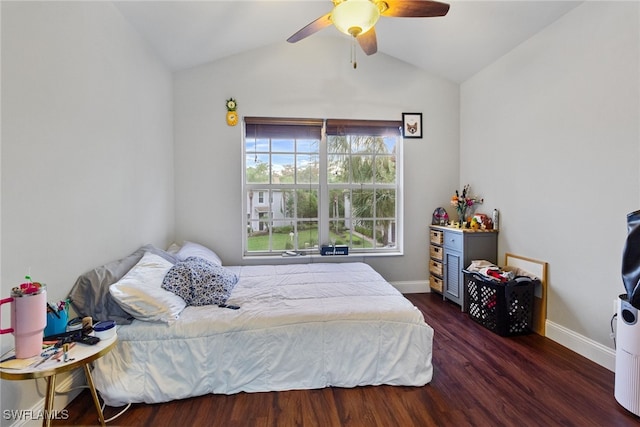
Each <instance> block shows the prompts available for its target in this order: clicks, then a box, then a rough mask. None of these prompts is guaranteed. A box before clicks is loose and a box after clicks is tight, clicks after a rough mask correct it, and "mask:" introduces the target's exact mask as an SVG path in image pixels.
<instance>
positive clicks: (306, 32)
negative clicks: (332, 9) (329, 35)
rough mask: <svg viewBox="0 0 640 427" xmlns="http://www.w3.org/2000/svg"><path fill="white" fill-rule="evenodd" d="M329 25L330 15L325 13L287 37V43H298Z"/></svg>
mask: <svg viewBox="0 0 640 427" xmlns="http://www.w3.org/2000/svg"><path fill="white" fill-rule="evenodd" d="M331 24H332V22H331V13H327V14H326V15H324V16H321V17H320V18H318V19H316V20H315V21H313V22H312V23H310V24H309V25H307V26H306V27H304V28H302V29H301V30H299V31H298V32H297V33H295V34H294V35H292V36H291V37H289V38H288V39H287V41H288V42H289V43H295V42H298V41H300V40H302V39H304V38H306V37H309V36H310V35H311V34H314V33H317V32H318V31H320V30H322V29H323V28H325V27H328V26H329V25H331Z"/></svg>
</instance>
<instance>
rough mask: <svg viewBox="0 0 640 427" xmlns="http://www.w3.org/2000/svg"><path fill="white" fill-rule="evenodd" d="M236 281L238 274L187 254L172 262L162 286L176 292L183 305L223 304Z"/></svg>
mask: <svg viewBox="0 0 640 427" xmlns="http://www.w3.org/2000/svg"><path fill="white" fill-rule="evenodd" d="M236 283H238V276H237V275H236V274H235V273H233V272H232V271H230V270H228V269H226V268H224V267H223V266H221V265H217V264H214V263H213V262H211V261H208V260H206V259H204V258H199V257H189V258H187V259H185V260H184V261H180V262H178V263H176V265H174V266H173V267H172V268H171V269H170V270H169V272H168V273H167V275H166V276H165V277H164V280H163V281H162V288H163V289H165V290H167V291H169V292H173V293H174V294H176V295H178V296H180V297H181V298H182V299H183V300H185V302H186V303H187V305H196V306H200V305H212V304H215V305H218V304H224V303H225V302H226V301H227V299H228V298H229V296H230V295H231V291H232V290H233V288H234V287H235V286H236Z"/></svg>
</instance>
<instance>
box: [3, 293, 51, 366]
mask: <svg viewBox="0 0 640 427" xmlns="http://www.w3.org/2000/svg"><path fill="white" fill-rule="evenodd" d="M9 302H10V303H12V304H11V328H8V329H2V328H0V334H7V333H9V332H12V333H13V336H14V337H15V346H16V358H18V359H28V358H30V357H34V356H37V355H39V354H40V353H41V352H42V332H43V331H44V328H45V327H46V326H47V288H46V285H40V287H39V288H38V289H37V290H35V291H31V292H30V293H24V292H22V290H21V289H20V288H14V289H13V291H11V297H9V298H4V299H2V300H0V306H1V305H2V304H5V303H9Z"/></svg>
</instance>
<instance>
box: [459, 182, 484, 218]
mask: <svg viewBox="0 0 640 427" xmlns="http://www.w3.org/2000/svg"><path fill="white" fill-rule="evenodd" d="M469 188H470V186H469V184H467V185H465V186H464V187H463V188H462V191H461V192H459V191H458V190H456V194H455V195H454V196H452V197H451V206H453V207H455V208H456V212H457V213H458V219H459V220H460V227H461V228H463V227H464V224H465V223H466V222H467V210H469V209H470V208H471V207H472V206H473V205H475V204H476V203H482V201H483V199H479V198H478V196H473V197H471V196H470V192H469Z"/></svg>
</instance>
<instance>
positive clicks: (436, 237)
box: [429, 230, 444, 245]
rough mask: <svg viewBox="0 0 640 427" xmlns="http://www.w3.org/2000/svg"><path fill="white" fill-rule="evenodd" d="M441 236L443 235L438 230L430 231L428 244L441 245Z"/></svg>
mask: <svg viewBox="0 0 640 427" xmlns="http://www.w3.org/2000/svg"><path fill="white" fill-rule="evenodd" d="M443 234H444V233H443V232H442V231H440V230H430V233H429V239H430V242H431V243H433V244H434V245H441V244H442V235H443Z"/></svg>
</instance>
